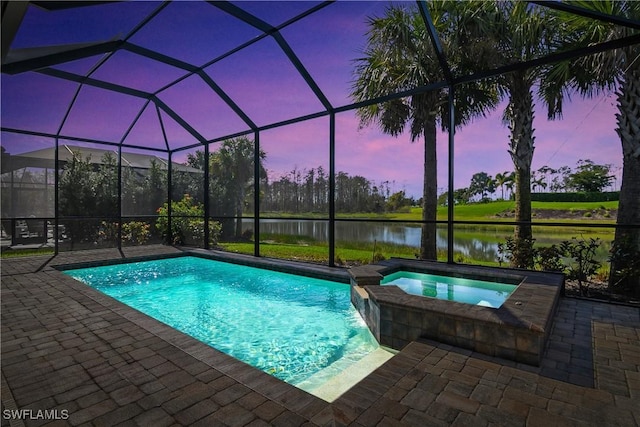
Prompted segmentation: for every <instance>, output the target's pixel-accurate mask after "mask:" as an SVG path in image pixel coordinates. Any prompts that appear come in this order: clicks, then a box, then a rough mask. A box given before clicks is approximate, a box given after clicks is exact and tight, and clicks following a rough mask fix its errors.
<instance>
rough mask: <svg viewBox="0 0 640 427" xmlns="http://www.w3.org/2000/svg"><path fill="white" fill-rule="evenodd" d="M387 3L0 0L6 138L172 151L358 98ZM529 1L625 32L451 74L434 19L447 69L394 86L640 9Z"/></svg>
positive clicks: (449, 77)
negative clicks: (603, 30)
mask: <svg viewBox="0 0 640 427" xmlns="http://www.w3.org/2000/svg"><path fill="white" fill-rule="evenodd" d="M391 3H392V2H388V1H336V2H318V1H173V2H171V1H167V2H153V1H124V2H105V1H73V2H71V1H31V2H24V1H8V2H6V1H3V2H2V130H3V139H5V138H6V139H7V140H10V137H11V135H17V134H20V135H25V134H26V135H31V136H34V137H39V138H45V139H51V138H56V139H60V140H64V143H65V144H71V145H73V144H82V143H87V142H88V143H104V144H108V145H114V146H118V145H120V146H122V147H130V148H139V149H145V150H146V149H149V150H154V151H155V150H157V151H164V152H173V151H176V150H184V149H188V148H192V147H196V146H199V145H202V144H206V143H208V142H216V141H222V140H224V139H227V138H229V137H234V136H239V135H245V134H252V133H253V132H255V131H259V130H262V129H269V128H273V127H278V126H282V125H286V124H288V123H293V122H297V121H302V120H305V119H308V118H314V117H321V116H326V115H328V114H332V113H340V112H341V111H345V110H349V109H353V108H355V107H357V106H358V104H354V101H353V100H352V99H351V98H350V95H349V94H350V92H351V90H352V84H353V80H354V74H353V73H354V61H355V60H356V59H357V58H359V57H361V56H362V51H363V48H364V46H365V44H366V34H367V30H368V28H367V21H368V19H370V17H373V16H382V15H383V14H384V12H385V9H386V8H387V7H388V6H389V4H391ZM401 4H404V5H409V6H414V5H416V4H417V6H418V8H419V9H420V10H421V12H422V16H423V19H425V20H426V21H428V20H429V19H430V15H429V13H428V10H429V9H428V2H421V1H418V2H402V3H401ZM529 5H530V7H531V8H543V7H544V8H548V7H550V6H551V7H553V8H559V9H563V10H565V12H566V13H578V14H582V15H585V16H588V17H589V19H600V20H605V21H607V22H610V23H611V24H612V25H619V26H626V27H628V28H630V29H632V31H631V32H630V34H631V35H630V36H628V37H626V38H621V39H620V40H614V41H613V42H612V43H609V44H608V45H606V46H604V47H602V46H600V47H598V46H596V47H589V48H587V49H585V48H581V49H578V50H576V51H572V52H568V53H563V54H561V55H557V54H556V55H555V56H552V57H541V58H534V60H533V61H530V63H506V64H499V65H498V66H497V67H496V68H495V69H490V70H478V71H477V72H475V73H472V74H471V75H456V74H455V71H452V70H450V69H449V68H448V64H447V60H446V58H447V52H446V49H444V48H443V47H442V45H441V43H440V40H439V35H438V34H437V32H435V30H434V32H432V33H430V36H431V37H430V38H431V42H432V43H433V46H434V48H435V50H436V52H437V53H438V54H439V56H440V65H441V67H442V69H443V73H442V75H443V80H442V81H441V82H434V84H433V85H430V87H416V88H407V90H406V91H404V93H403V94H393V93H390V94H389V95H388V97H390V98H393V97H394V96H396V97H400V96H406V95H407V94H411V93H417V92H419V91H426V90H431V89H433V88H438V87H446V86H450V85H455V84H457V83H460V82H464V81H469V80H473V79H476V80H477V79H481V78H485V77H490V76H492V75H496V74H499V73H504V72H510V71H514V70H517V69H519V68H523V67H528V66H531V65H539V64H544V63H547V62H550V61H554V60H557V59H563V58H569V57H571V56H572V55H573V56H575V55H584V54H586V53H589V52H596V51H598V49H600V50H602V49H605V48H606V49H610V48H615V47H616V46H623V45H629V44H632V43H638V41H639V40H638V29H639V28H640V24H639V23H638V22H637V21H632V20H628V19H625V18H624V17H619V16H609V15H601V14H595V13H594V12H589V11H584V10H580V9H579V8H573V9H572V8H571V7H570V6H567V5H566V4H564V3H560V2H547V3H545V2H529ZM432 27H433V26H431V25H427V28H431V29H433V28H432ZM376 101H381V99H378V100H371V102H376ZM360 105H361V104H360ZM3 145H4V143H3ZM39 148H41V146H33V147H29V146H25V147H24V149H22V150H20V151H21V152H30V151H36V150H37V149H39ZM18 154H19V153H18Z"/></svg>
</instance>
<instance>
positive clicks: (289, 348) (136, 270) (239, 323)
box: [65, 257, 379, 391]
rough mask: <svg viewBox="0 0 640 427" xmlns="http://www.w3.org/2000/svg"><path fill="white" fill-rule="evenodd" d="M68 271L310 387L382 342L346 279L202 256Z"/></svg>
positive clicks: (220, 347) (229, 351)
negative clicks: (354, 301)
mask: <svg viewBox="0 0 640 427" xmlns="http://www.w3.org/2000/svg"><path fill="white" fill-rule="evenodd" d="M65 273H66V274H69V275H71V276H72V277H74V278H75V279H77V280H80V281H82V282H84V283H86V284H88V285H90V286H92V287H93V288H95V289H97V290H99V291H101V292H103V293H105V294H107V295H109V296H111V297H113V298H115V299H117V300H119V301H121V302H123V303H125V304H127V305H129V306H131V307H133V308H135V309H137V310H139V311H141V312H143V313H145V314H147V315H149V316H151V317H154V318H156V319H158V320H160V321H162V322H164V323H166V324H168V325H169V326H171V327H173V328H175V329H178V330H180V331H182V332H184V333H186V334H189V335H191V336H193V337H194V338H197V339H198V340H200V341H203V342H204V343H206V344H208V345H211V346H212V347H214V348H216V349H218V350H220V351H222V352H225V353H227V354H228V355H230V356H233V357H235V358H237V359H240V360H242V361H244V362H246V363H248V364H250V365H252V366H255V367H256V368H259V369H261V370H263V371H264V372H267V373H269V374H271V375H274V376H275V377H277V378H280V379H282V380H284V381H286V382H288V383H290V384H293V385H299V384H304V386H300V388H303V389H305V390H307V391H310V389H313V388H315V387H317V386H318V384H322V383H323V382H325V381H326V380H327V379H329V378H331V377H333V376H335V375H336V374H337V372H339V371H341V370H343V369H346V368H347V367H348V366H350V365H351V364H353V363H356V362H357V361H358V360H360V359H362V358H363V357H365V356H366V355H368V354H369V353H371V352H373V351H375V350H378V349H379V345H378V343H377V341H376V340H375V338H374V337H373V335H372V334H371V332H370V331H369V329H368V328H367V326H366V325H365V323H364V321H363V320H362V318H361V317H360V315H359V314H358V313H357V312H356V310H355V309H354V308H353V306H352V305H351V302H350V296H349V295H350V294H349V285H346V284H341V283H336V282H331V281H326V280H320V279H314V278H309V277H304V276H298V275H292V274H285V273H280V272H275V271H270V270H264V269H259V268H253V267H247V266H240V265H235V264H230V263H225V262H219V261H213V260H208V259H202V258H198V257H180V258H171V259H163V260H156V261H147V262H137V263H129V264H118V265H111V266H101V267H94V268H83V269H76V270H67V271H65ZM310 378H312V381H310Z"/></svg>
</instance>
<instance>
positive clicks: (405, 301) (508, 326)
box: [350, 258, 564, 365]
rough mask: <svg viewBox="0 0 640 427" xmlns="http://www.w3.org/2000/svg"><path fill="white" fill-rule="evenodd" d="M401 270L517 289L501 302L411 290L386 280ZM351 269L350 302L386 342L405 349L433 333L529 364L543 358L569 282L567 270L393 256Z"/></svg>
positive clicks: (444, 339) (436, 337)
mask: <svg viewBox="0 0 640 427" xmlns="http://www.w3.org/2000/svg"><path fill="white" fill-rule="evenodd" d="M398 272H408V273H419V274H425V273H426V274H435V275H439V276H446V277H448V278H449V279H452V280H453V279H455V278H462V279H465V280H466V279H472V280H476V281H483V282H493V283H497V284H500V285H509V286H515V289H513V291H512V292H511V293H510V295H509V296H508V297H507V298H506V299H505V300H504V302H503V303H502V304H501V305H499V306H498V307H497V308H496V307H493V306H492V305H493V304H480V305H478V304H469V303H466V302H459V301H449V300H446V299H438V298H435V297H431V295H424V294H425V292H423V293H422V294H420V292H414V293H407V292H406V291H405V290H403V289H402V288H401V287H399V286H394V285H393V284H388V285H385V286H380V284H381V282H382V281H383V280H385V276H390V275H392V274H394V273H396V274H397V273H398ZM350 274H351V284H352V288H351V302H352V303H353V305H354V306H355V307H356V308H357V309H358V311H359V312H360V314H361V316H362V317H363V318H364V319H365V321H366V323H367V325H368V326H369V329H370V330H371V332H372V333H373V334H374V336H375V337H376V339H377V340H378V342H379V343H380V344H381V345H385V346H388V347H391V348H394V349H398V350H399V349H402V348H403V347H404V346H405V345H406V344H408V343H410V342H411V341H415V340H417V339H419V338H428V339H433V340H436V341H439V342H443V343H446V344H450V345H455V346H458V347H462V348H466V349H470V350H474V351H477V352H479V353H483V354H488V355H491V356H497V357H502V358H506V359H511V360H515V361H518V362H524V363H527V364H531V365H539V364H540V361H541V358H542V354H543V353H544V348H545V344H546V339H547V337H548V335H549V332H550V330H551V326H552V323H553V315H554V314H555V311H556V307H557V303H558V299H559V297H560V295H561V293H562V289H563V285H564V275H562V274H558V273H548V272H539V271H528V270H518V269H507V268H496V267H482V266H467V265H457V264H444V263H438V262H431V261H420V260H408V259H395V258H394V259H390V260H387V261H382V262H379V263H377V264H371V265H366V266H361V267H354V268H352V269H351V270H350ZM405 288H406V287H405ZM443 292H444V290H443ZM426 293H429V292H426ZM436 293H437V288H436ZM489 305H491V306H489Z"/></svg>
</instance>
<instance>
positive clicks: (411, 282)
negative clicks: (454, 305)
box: [380, 271, 517, 308]
mask: <svg viewBox="0 0 640 427" xmlns="http://www.w3.org/2000/svg"><path fill="white" fill-rule="evenodd" d="M380 284H381V285H395V286H397V287H399V288H400V289H402V290H403V291H405V292H406V293H408V294H411V295H419V296H424V297H430V298H437V299H442V300H448V301H457V302H462V303H465V304H473V305H480V306H483V307H490V308H499V307H500V306H502V304H504V302H505V301H506V299H507V298H509V295H511V294H512V293H513V291H514V290H515V289H516V287H517V286H515V285H510V284H506V283H498V282H490V281H487V280H477V279H467V278H463V277H451V276H441V275H436V274H428V273H417V272H412V271H397V272H395V273H391V274H388V275H386V276H384V278H383V279H382V281H381V282H380Z"/></svg>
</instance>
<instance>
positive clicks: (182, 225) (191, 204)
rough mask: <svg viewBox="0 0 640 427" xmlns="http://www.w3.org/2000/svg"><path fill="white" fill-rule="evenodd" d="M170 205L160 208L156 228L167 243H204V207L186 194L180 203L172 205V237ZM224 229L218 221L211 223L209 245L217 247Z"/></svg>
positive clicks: (166, 204)
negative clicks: (168, 233)
mask: <svg viewBox="0 0 640 427" xmlns="http://www.w3.org/2000/svg"><path fill="white" fill-rule="evenodd" d="M168 210H169V206H168V203H165V204H164V205H162V207H160V208H158V214H159V216H158V219H157V221H156V227H157V228H158V229H159V230H161V233H162V237H163V238H164V239H165V241H166V242H168V243H170V244H173V245H184V244H187V243H188V242H189V241H190V240H192V239H195V240H197V241H200V242H203V241H204V207H203V206H202V204H200V203H195V201H194V200H193V199H192V198H191V196H189V195H188V194H185V195H184V197H183V198H182V200H180V201H179V202H172V203H171V235H170V236H168V235H167V226H168V222H169V220H168ZM221 230H222V227H221V225H220V223H219V222H217V221H209V244H210V245H217V244H218V239H219V238H220V232H221Z"/></svg>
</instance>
